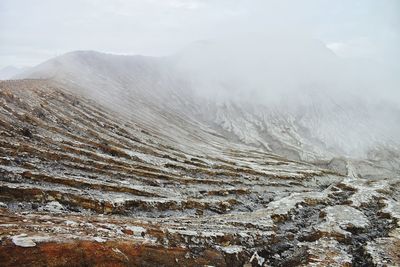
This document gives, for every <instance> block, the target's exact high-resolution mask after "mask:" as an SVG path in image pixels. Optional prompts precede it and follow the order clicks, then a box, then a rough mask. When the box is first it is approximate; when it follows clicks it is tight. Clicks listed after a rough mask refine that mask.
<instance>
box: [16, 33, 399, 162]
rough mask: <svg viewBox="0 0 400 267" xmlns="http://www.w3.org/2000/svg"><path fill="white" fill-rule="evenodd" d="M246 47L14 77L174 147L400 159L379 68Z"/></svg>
mask: <svg viewBox="0 0 400 267" xmlns="http://www.w3.org/2000/svg"><path fill="white" fill-rule="evenodd" d="M245 37H246V38H245ZM245 37H242V38H238V37H231V38H226V39H221V40H210V41H202V42H196V43H194V44H192V45H189V46H188V47H187V48H186V49H184V50H182V51H181V52H179V53H177V54H175V55H172V56H169V57H162V58H157V57H144V56H120V55H112V54H103V53H98V52H94V51H77V52H71V53H67V54H65V55H63V56H60V57H57V58H54V59H51V60H49V61H47V62H45V63H43V64H40V65H39V66H37V67H35V68H32V69H31V70H29V71H28V72H26V73H24V74H23V75H22V76H20V77H24V78H46V79H53V80H57V81H59V82H63V83H65V84H72V85H74V86H78V87H80V89H79V90H78V91H77V92H79V93H83V94H85V95H86V96H89V97H91V98H94V99H96V100H98V101H100V102H101V103H104V104H106V105H108V106H109V107H111V108H112V109H114V110H115V111H119V112H120V113H122V114H124V115H127V116H130V117H134V118H135V120H138V121H141V122H142V123H145V124H148V125H152V127H155V128H157V129H160V131H161V129H162V130H163V131H164V134H168V133H167V132H168V130H165V129H173V130H171V131H170V132H169V135H170V136H171V138H176V140H177V141H178V140H179V139H180V138H182V136H180V135H179V134H178V135H177V134H176V133H175V132H176V131H178V132H183V135H188V134H193V132H196V131H197V130H196V129H195V128H196V127H197V126H196V125H202V126H205V127H207V128H209V129H210V131H215V132H217V133H219V134H221V135H226V134H227V133H228V134H229V136H230V138H231V139H232V140H236V141H238V142H242V143H245V144H248V145H253V146H256V147H260V148H263V149H265V150H266V151H270V152H274V153H277V154H280V155H284V156H287V157H290V158H293V159H301V160H307V161H315V160H320V159H325V160H328V159H332V158H335V157H345V158H354V159H376V155H377V154H379V155H380V157H384V158H386V156H384V154H385V153H383V154H382V153H381V151H382V150H390V151H391V152H393V151H394V152H395V154H396V155H398V151H399V150H398V149H399V143H400V140H399V136H400V123H399V122H400V109H399V107H400V106H399V105H398V100H397V99H396V98H394V97H391V98H389V97H387V96H388V95H389V94H390V93H389V92H391V90H393V86H394V82H393V79H392V80H391V79H390V77H389V76H385V75H384V74H382V71H381V70H380V69H379V66H378V65H376V64H374V62H372V61H371V62H365V61H364V62H360V61H357V60H354V61H351V60H349V59H342V58H340V57H338V56H337V55H335V54H334V53H333V52H332V51H331V50H329V49H328V48H326V47H325V45H323V44H322V43H321V42H319V41H317V40H313V39H306V38H304V37H298V36H276V35H273V36H268V35H267V36H251V35H250V36H245ZM132 109H134V110H135V111H136V112H134V113H135V114H132ZM165 113H167V114H169V115H170V116H168V117H165V116H163V115H164V114H165ZM177 117H180V118H184V119H183V121H181V122H179V123H177V121H176V118H177ZM182 123H183V124H182ZM189 124H190V126H189ZM193 126H194V127H193ZM178 128H179V130H178ZM189 143H190V142H189ZM397 157H398V156H397ZM397 157H396V158H397ZM395 166H396V167H397V165H395Z"/></svg>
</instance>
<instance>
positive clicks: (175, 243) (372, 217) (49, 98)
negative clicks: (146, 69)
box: [0, 80, 400, 266]
mask: <svg viewBox="0 0 400 267" xmlns="http://www.w3.org/2000/svg"><path fill="white" fill-rule="evenodd" d="M75 89H76V88H71V87H69V88H66V87H64V85H60V84H59V83H57V82H54V81H45V80H20V81H18V80H17V81H6V82H1V83H0V97H1V98H0V99H1V106H0V136H1V141H0V142H1V146H0V156H1V157H0V164H1V165H0V172H1V173H0V201H1V203H0V205H1V207H0V215H1V216H0V217H1V219H0V227H1V234H0V237H1V244H0V260H1V262H2V265H3V266H28V265H29V266H43V265H46V266H58V265H59V264H60V263H63V264H64V263H65V264H66V265H78V266H88V265H119V266H154V265H159V266H204V265H213V266H243V265H244V264H248V265H249V264H250V265H252V266H262V265H263V264H264V263H266V264H268V265H271V266H304V265H310V264H320V265H321V266H327V265H329V266H347V265H350V264H353V265H365V264H374V263H382V262H384V261H385V262H388V263H391V264H394V265H396V264H398V263H399V260H398V257H397V256H396V255H398V247H399V246H398V245H399V234H398V233H399V228H398V220H399V219H400V215H399V203H398V201H397V199H398V198H399V196H398V193H399V192H400V190H399V181H398V179H389V178H386V179H382V178H379V179H377V178H373V179H362V178H355V177H344V176H340V175H339V174H336V173H334V172H331V171H328V170H324V169H320V168H318V167H315V166H313V165H311V164H307V163H301V162H294V161H290V160H287V159H285V158H282V157H278V156H275V155H271V154H267V153H265V152H264V151H262V150H261V149H255V148H253V147H251V146H246V145H241V144H235V143H233V142H231V141H229V140H228V139H226V138H224V137H222V136H219V137H214V138H213V137H212V136H213V135H212V134H209V133H207V132H205V131H201V129H200V128H198V130H197V131H198V132H199V133H198V135H199V136H203V137H204V136H206V135H207V137H208V138H210V139H208V140H205V141H204V140H199V139H197V138H196V137H195V136H188V137H187V139H190V140H191V142H192V144H191V145H188V144H187V142H183V143H180V144H177V143H175V142H174V141H173V140H172V139H170V136H169V135H165V134H159V132H160V128H154V129H153V128H151V127H146V128H145V127H144V126H142V125H140V124H139V123H136V122H135V121H133V119H132V118H133V117H131V118H126V117H125V116H123V115H121V114H119V113H117V112H115V111H113V110H112V109H110V108H109V107H107V106H104V105H100V104H98V103H96V102H94V101H93V100H90V99H88V98H85V97H82V96H80V95H77V94H72V93H70V92H69V91H71V90H75ZM192 130H194V129H192ZM171 140H172V141H171ZM195 146H197V150H192V149H191V147H195Z"/></svg>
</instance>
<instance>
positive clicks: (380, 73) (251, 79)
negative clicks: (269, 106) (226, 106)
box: [176, 31, 400, 104]
mask: <svg viewBox="0 0 400 267" xmlns="http://www.w3.org/2000/svg"><path fill="white" fill-rule="evenodd" d="M176 58H177V59H176V61H177V64H176V65H177V70H178V71H180V72H181V75H182V76H187V77H191V81H192V86H193V87H194V88H196V89H197V92H198V93H199V94H201V95H203V96H211V97H218V98H221V99H224V98H237V99H241V100H246V101H250V102H253V101H256V102H258V103H271V102H277V101H278V102H279V101H282V98H285V99H286V100H293V101H299V100H301V99H303V100H304V99H305V97H304V96H305V95H310V94H313V93H318V94H320V95H324V96H327V97H330V98H332V99H335V100H337V101H344V100H345V98H354V97H358V98H362V99H363V100H364V101H367V102H370V101H389V102H395V103H396V104H398V103H399V101H400V97H399V96H400V95H399V92H398V91H399V90H398V85H399V80H398V77H396V76H395V75H393V73H391V69H390V68H389V67H388V66H386V65H385V64H384V63H380V62H377V61H374V60H372V59H347V58H342V57H340V56H338V55H337V54H335V53H334V52H333V51H331V50H330V49H328V48H327V47H326V45H325V44H324V43H323V42H322V41H320V40H317V39H314V38H311V37H309V36H305V35H301V34H297V33H289V32H277V31H271V32H266V33H263V34H255V33H245V34H236V35H229V36H223V37H220V38H219V39H212V40H206V41H202V42H196V43H193V44H191V45H189V46H188V47H187V48H186V49H184V50H183V51H180V52H179V53H178V54H177V55H176Z"/></svg>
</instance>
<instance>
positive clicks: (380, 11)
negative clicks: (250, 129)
mask: <svg viewBox="0 0 400 267" xmlns="http://www.w3.org/2000/svg"><path fill="white" fill-rule="evenodd" d="M0 5H1V6H0V7H1V8H0V15H1V17H0V48H1V53H0V62H1V64H2V66H7V65H16V66H21V65H36V64H38V63H40V62H42V61H44V60H46V59H49V58H51V57H53V56H56V55H60V54H63V53H66V52H69V51H74V50H95V51H100V52H106V53H112V54H120V55H121V54H122V55H137V54H140V55H144V56H154V57H160V58H162V59H167V61H168V64H169V65H168V66H167V67H168V68H169V70H170V73H171V72H172V73H175V75H176V76H177V77H180V78H182V79H184V80H185V82H187V83H189V84H190V89H193V90H194V92H195V94H196V95H197V97H198V98H199V99H200V98H205V99H211V100H215V101H217V102H220V103H225V102H229V101H233V102H234V103H238V104H240V105H242V104H243V106H242V107H246V108H247V107H248V106H251V107H259V106H260V109H259V110H264V109H268V108H270V109H271V108H276V109H277V110H278V111H279V113H280V114H286V113H288V114H289V115H290V116H292V117H296V116H297V117H299V116H300V117H301V119H302V120H303V123H304V124H305V125H303V126H304V127H305V128H307V127H308V130H309V131H311V132H312V133H313V134H314V137H316V138H318V139H319V140H323V141H324V142H325V144H326V145H327V146H329V147H335V148H338V149H339V150H343V151H345V153H347V154H354V153H364V152H365V151H366V150H368V149H369V148H370V147H371V146H372V145H373V144H375V143H377V142H379V143H385V144H391V143H395V142H397V143H400V140H399V136H400V112H399V109H400V90H399V85H400V64H399V59H400V51H399V50H400V49H399V47H400V2H399V1H396V0H383V1H373V0H364V1H356V0H353V1H348V0H346V1H345V0H340V1H327V0H303V1H288V0H281V1H275V0H268V1H261V0H255V1H251V2H249V1H243V0H238V1H228V0H220V1H214V0H162V1H161V0H142V1H136V0H135V1H127V0H115V1H106V0H100V1H94V0H70V1H50V0H41V1H35V0H33V1H24V0H12V1H11V0H4V1H2V2H1V4H0ZM110 66H111V65H110ZM110 66H109V67H110ZM112 66H115V65H112ZM124 66H125V65H121V66H118V67H115V69H116V70H115V73H116V74H115V75H116V76H115V77H114V78H115V81H116V82H117V83H118V81H119V80H118V77H119V75H120V74H124V75H125V74H126V73H125V69H124ZM94 69H95V68H94ZM120 71H121V72H120ZM119 72H120V73H119ZM77 73H79V71H78V72H77ZM134 78H136V77H134ZM111 80H112V79H111ZM132 80H134V79H132ZM89 82H92V81H89ZM98 82H101V81H98ZM131 86H135V85H131ZM122 87H123V88H125V87H127V85H122ZM95 89H96V90H97V88H95ZM95 92H97V91H95ZM155 92H156V91H155ZM157 92H158V91H157ZM259 110H258V111H259ZM253 115H254V114H253ZM290 116H289V117H290ZM233 119H236V118H233ZM244 119H246V118H244ZM245 130H246V131H247V129H245ZM314 137H313V138H314Z"/></svg>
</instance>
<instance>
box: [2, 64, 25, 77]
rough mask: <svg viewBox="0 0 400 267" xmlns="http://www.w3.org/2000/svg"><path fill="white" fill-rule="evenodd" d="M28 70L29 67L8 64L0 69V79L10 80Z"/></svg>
mask: <svg viewBox="0 0 400 267" xmlns="http://www.w3.org/2000/svg"><path fill="white" fill-rule="evenodd" d="M26 70H28V67H23V68H17V67H14V66H7V67H4V68H2V69H1V70H0V80H8V79H11V78H13V77H14V76H17V75H18V74H20V73H22V72H24V71H26Z"/></svg>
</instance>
